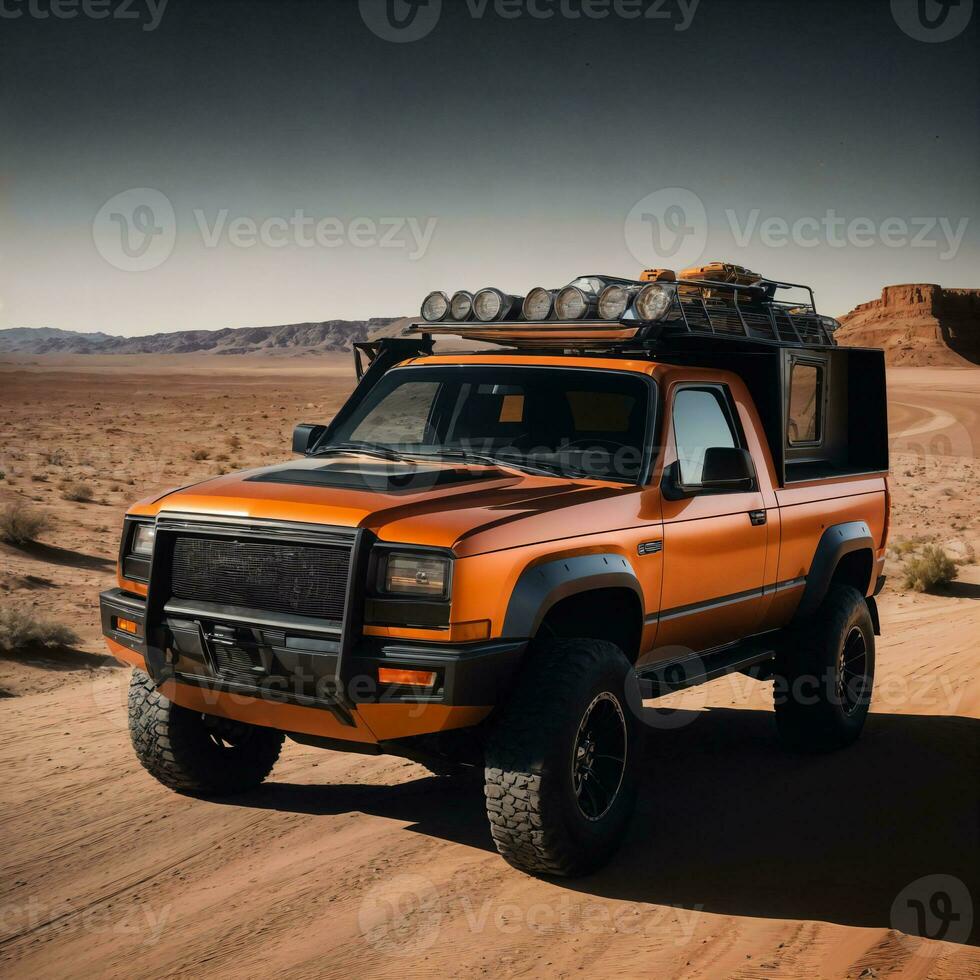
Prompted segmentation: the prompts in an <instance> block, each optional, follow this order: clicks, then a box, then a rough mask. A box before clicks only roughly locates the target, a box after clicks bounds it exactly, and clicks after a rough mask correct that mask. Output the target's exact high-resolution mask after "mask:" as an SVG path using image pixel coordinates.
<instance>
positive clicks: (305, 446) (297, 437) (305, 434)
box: [293, 422, 327, 456]
mask: <svg viewBox="0 0 980 980" xmlns="http://www.w3.org/2000/svg"><path fill="white" fill-rule="evenodd" d="M326 431H327V427H326V426H325V425H310V424H309V423H307V422H301V423H300V424H299V425H297V426H296V428H295V429H293V452H294V453H298V454H299V455H300V456H305V455H306V454H307V453H308V452H309V451H310V450H311V449H312V448H313V447H314V446H315V445H316V444H317V442H318V441H319V439H320V437H321V436H322V435H323V433H324V432H326Z"/></svg>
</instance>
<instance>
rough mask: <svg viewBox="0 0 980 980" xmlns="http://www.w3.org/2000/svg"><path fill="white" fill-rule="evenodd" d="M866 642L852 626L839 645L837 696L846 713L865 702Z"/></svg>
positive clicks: (858, 628) (866, 683)
mask: <svg viewBox="0 0 980 980" xmlns="http://www.w3.org/2000/svg"><path fill="white" fill-rule="evenodd" d="M867 694H868V644H867V642H866V641H865V639H864V632H863V631H862V630H861V628H860V627H858V626H852V627H851V629H850V631H849V632H848V634H847V636H846V637H845V638H844V643H843V644H842V645H841V651H840V657H839V659H838V662H837V697H838V699H839V701H840V706H841V708H842V709H843V711H844V714H846V715H853V714H854V712H855V711H857V710H858V708H860V707H861V705H863V704H866V703H867Z"/></svg>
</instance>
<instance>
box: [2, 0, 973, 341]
mask: <svg viewBox="0 0 980 980" xmlns="http://www.w3.org/2000/svg"><path fill="white" fill-rule="evenodd" d="M99 2H100V3H101V6H100V5H99V3H96V5H95V6H94V7H89V6H87V4H90V3H91V0H0V7H2V12H0V137H2V138H0V327H24V326H54V327H62V328H66V329H76V330H86V331H89V330H104V331H106V332H109V333H116V334H145V333H152V332H157V331H170V330H185V329H197V328H202V329H210V328H219V327H229V326H232V327H234V326H246V325H260V324H280V323H291V322H299V321H306V320H325V319H333V318H362V317H368V316H395V315H403V314H409V313H414V312H415V311H417V309H418V304H419V301H420V299H421V297H422V296H423V295H424V294H425V293H426V292H428V291H429V290H431V289H437V288H442V289H446V290H448V291H452V290H454V289H457V288H469V289H476V288H479V287H481V286H484V285H496V286H499V287H500V288H503V289H505V290H508V291H511V292H515V293H523V292H524V291H526V290H527V289H529V288H530V287H531V286H533V285H536V284H543V285H547V286H558V285H563V284H564V283H566V282H568V281H569V280H570V279H572V278H574V277H575V276H577V275H581V274H583V273H587V272H608V273H612V274H619V275H627V276H628V275H635V274H636V273H638V271H639V270H640V269H641V268H643V267H644V266H646V265H664V266H670V267H674V266H678V265H683V264H688V263H690V262H707V261H711V260H715V259H720V260H726V261H733V262H738V263H741V264H744V265H747V266H749V267H751V268H753V269H756V270H757V271H759V272H761V273H763V274H765V275H768V276H770V277H772V278H781V279H786V280H791V281H805V282H808V283H811V284H812V285H813V286H814V288H815V289H816V291H817V298H818V301H819V303H820V306H821V308H822V309H823V310H824V311H826V312H829V313H832V314H839V313H843V312H846V311H847V310H848V309H849V308H851V307H852V306H853V305H855V304H856V303H858V302H862V301H865V300H868V299H872V298H874V297H876V296H877V295H878V293H879V291H880V289H881V287H882V286H883V285H885V284H888V283H896V282H920V281H923V282H939V283H941V284H943V285H946V286H974V287H977V286H980V126H978V122H980V73H978V59H977V57H976V51H977V50H980V43H978V41H980V30H978V20H980V13H976V12H972V7H973V3H972V0H965V5H961V6H960V8H959V10H958V12H956V14H955V16H963V15H964V13H963V12H964V11H966V16H967V17H968V18H969V19H968V20H967V21H966V22H965V26H962V25H961V26H960V29H959V30H958V32H957V33H956V35H955V36H954V37H952V38H951V39H949V40H944V41H940V40H936V38H935V37H931V38H929V37H928V36H927V37H926V38H925V39H924V38H923V37H922V36H916V35H919V34H921V33H922V31H919V30H918V29H916V28H914V27H913V28H912V29H911V30H910V29H909V28H908V23H907V22H905V26H904V27H903V26H902V23H900V21H903V15H902V13H901V9H900V10H899V13H898V14H896V13H895V9H896V7H898V8H902V7H903V4H904V5H905V6H908V7H909V8H910V9H911V8H912V7H914V6H915V2H917V0H894V2H891V0H861V2H853V0H848V2H834V0H821V2H814V0H799V2H792V0H739V2H735V0H730V2H726V0H700V3H693V4H692V2H691V0H528V2H523V0H504V2H503V3H500V2H499V0H442V3H441V4H440V3H439V2H438V0H429V3H428V4H427V5H423V6H421V7H419V8H418V9H417V10H416V11H415V19H414V20H412V17H411V10H410V8H409V7H408V6H407V5H406V4H405V3H404V0H392V2H394V4H395V6H394V11H395V14H396V16H402V17H404V18H405V22H406V23H407V24H408V26H407V27H405V28H403V29H402V30H401V33H399V34H397V35H396V36H398V37H399V38H400V40H399V42H397V43H396V42H393V41H391V40H388V39H386V38H385V37H382V36H379V29H378V23H381V21H379V20H378V18H383V17H384V14H385V2H384V0H377V3H374V0H364V2H363V3H362V4H359V3H358V2H357V0H268V2H261V3H260V2H257V0H234V2H231V0H229V2H222V0H217V2H216V0H208V2H204V0H169V2H166V3H162V0H132V3H131V4H130V3H129V0H125V2H124V0H99ZM53 4H54V5H55V6H54V7H53V6H52V5H53ZM57 4H61V5H62V6H61V7H57ZM66 4H67V6H65V5H66ZM927 4H931V5H934V7H935V11H934V13H935V14H936V17H937V19H938V18H939V17H940V16H941V15H942V8H941V7H940V5H939V4H938V3H937V0H927ZM583 8H584V9H585V10H587V11H589V12H590V13H592V14H596V13H600V12H602V11H603V10H605V12H606V14H607V16H605V17H595V16H585V13H584V9H583ZM634 8H636V9H638V10H640V11H641V12H645V13H646V14H647V15H648V16H644V17H642V18H640V19H631V18H629V17H628V16H626V15H627V14H629V13H631V12H634ZM55 9H57V10H58V12H59V13H60V14H61V16H55V13H54V10H55ZM362 9H363V10H364V11H365V12H364V13H363V14H362ZM72 12H74V14H75V16H67V14H71V13H72ZM515 12H516V13H517V16H516V17H515V16H513V15H514V14H515ZM549 12H550V13H552V15H553V16H550V17H547V16H542V15H543V14H547V13H549ZM45 13H47V15H48V16H43V15H44V14H45ZM96 13H98V14H103V13H104V14H106V16H99V17H95V16H93V14H96ZM576 13H578V16H575V14H576ZM436 14H438V18H437V19H433V20H432V21H431V22H429V21H427V20H426V18H430V17H433V18H434V17H435V15H436ZM971 14H972V15H971ZM18 15H19V16H18ZM134 15H135V17H134ZM658 15H662V16H658ZM949 16H953V14H952V13H950V14H949ZM369 22H370V23H369ZM953 26H954V27H955V26H956V25H953ZM372 27H373V29H372ZM429 28H431V29H429ZM678 28H682V29H678ZM939 29H940V30H944V29H946V28H943V27H941V28H939ZM389 30H390V31H391V32H394V31H396V30H398V29H397V28H389ZM422 30H428V33H426V34H425V36H424V37H421V38H420V39H417V40H405V37H406V33H410V32H412V31H416V32H418V31H422ZM924 30H925V28H923V31H924ZM380 33H381V34H384V33H386V31H385V28H384V26H383V24H382V27H381V29H380Z"/></svg>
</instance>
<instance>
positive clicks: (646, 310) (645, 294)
mask: <svg viewBox="0 0 980 980" xmlns="http://www.w3.org/2000/svg"><path fill="white" fill-rule="evenodd" d="M673 300H674V292H673V290H672V289H669V288H668V287H667V286H662V285H660V283H652V284H651V285H649V286H644V287H643V288H642V289H641V290H640V292H639V293H638V294H637V297H636V313H637V316H639V318H640V319H641V320H661V319H663V317H664V316H665V314H666V313H667V311H668V310H669V309H670V304H671V303H672V302H673Z"/></svg>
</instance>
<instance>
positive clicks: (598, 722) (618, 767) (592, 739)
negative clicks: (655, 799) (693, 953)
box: [572, 691, 628, 821]
mask: <svg viewBox="0 0 980 980" xmlns="http://www.w3.org/2000/svg"><path fill="white" fill-rule="evenodd" d="M627 741H628V740H627V734H626V719H625V717H624V716H623V709H622V706H621V705H620V703H619V700H618V699H617V698H616V697H615V695H613V694H610V693H609V692H608V691H603V693H602V694H599V695H598V696H597V697H596V698H595V699H594V700H593V701H592V703H591V704H590V705H589V706H588V708H586V710H585V714H584V715H583V716H582V723H581V724H580V725H579V727H578V734H577V735H576V737H575V745H574V747H573V749H572V787H573V789H574V791H575V798H576V800H577V801H578V808H579V810H580V811H581V813H582V816H584V817H585V818H586V820H593V821H594V820H601V819H602V818H603V817H604V816H605V815H606V813H608V812H609V809H610V807H611V806H612V805H613V803H615V801H616V797H617V796H618V795H619V790H620V787H621V786H622V785H623V774H624V773H625V772H626V752H627V747H628V746H627Z"/></svg>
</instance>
